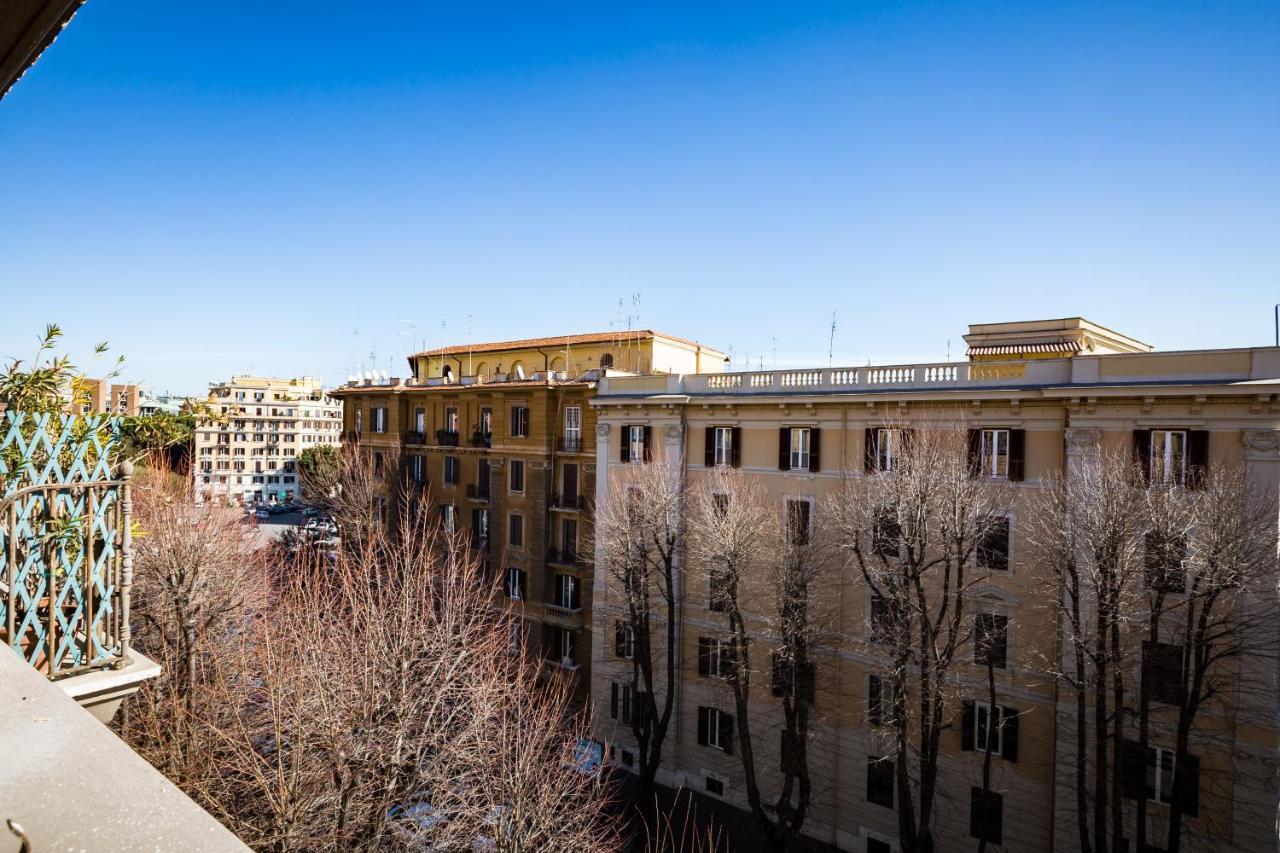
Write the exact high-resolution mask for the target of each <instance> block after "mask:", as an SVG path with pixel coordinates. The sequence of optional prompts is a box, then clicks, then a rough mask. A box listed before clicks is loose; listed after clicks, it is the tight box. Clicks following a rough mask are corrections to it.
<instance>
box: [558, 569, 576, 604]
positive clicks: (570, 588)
mask: <svg viewBox="0 0 1280 853" xmlns="http://www.w3.org/2000/svg"><path fill="white" fill-rule="evenodd" d="M575 586H576V587H577V593H578V595H577V598H578V606H577V607H576V608H575V607H574V606H573V598H574V596H573V592H574V587H575ZM556 607H563V608H564V609H565V610H581V609H582V583H581V581H579V580H578V578H576V577H574V576H573V575H566V574H558V575H556Z"/></svg>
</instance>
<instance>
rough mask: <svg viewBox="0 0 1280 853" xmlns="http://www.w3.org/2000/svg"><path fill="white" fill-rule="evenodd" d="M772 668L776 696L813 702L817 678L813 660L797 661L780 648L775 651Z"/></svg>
mask: <svg viewBox="0 0 1280 853" xmlns="http://www.w3.org/2000/svg"><path fill="white" fill-rule="evenodd" d="M771 669H772V675H773V679H772V681H773V683H772V685H771V687H772V692H773V695H774V696H789V697H790V698H792V699H800V700H803V701H805V702H808V703H809V704H810V705H812V704H813V700H814V681H815V679H814V667H813V662H812V661H797V660H795V658H794V657H793V656H791V655H786V654H783V652H782V651H781V650H780V651H776V652H774V653H773V657H772V659H771Z"/></svg>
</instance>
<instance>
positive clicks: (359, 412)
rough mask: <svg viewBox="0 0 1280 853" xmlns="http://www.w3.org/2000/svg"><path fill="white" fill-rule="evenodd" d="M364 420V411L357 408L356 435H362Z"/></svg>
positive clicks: (259, 412) (260, 410)
mask: <svg viewBox="0 0 1280 853" xmlns="http://www.w3.org/2000/svg"><path fill="white" fill-rule="evenodd" d="M258 414H262V409H258ZM363 420H364V409H361V408H359V407H357V408H356V435H359V434H360V430H361V426H360V423H361V421H363Z"/></svg>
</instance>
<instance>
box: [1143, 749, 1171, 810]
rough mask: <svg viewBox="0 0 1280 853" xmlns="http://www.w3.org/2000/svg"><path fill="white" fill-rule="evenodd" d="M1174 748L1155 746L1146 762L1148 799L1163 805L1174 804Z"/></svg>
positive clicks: (1149, 752)
mask: <svg viewBox="0 0 1280 853" xmlns="http://www.w3.org/2000/svg"><path fill="white" fill-rule="evenodd" d="M1173 759H1174V754H1173V750H1171V749H1165V748H1163V747H1159V746H1157V747H1153V748H1151V749H1150V750H1149V751H1148V755H1147V762H1146V783H1147V799H1149V800H1150V801H1151V802H1153V803H1159V804H1160V805H1162V806H1168V805H1172V804H1173V765H1174V761H1173Z"/></svg>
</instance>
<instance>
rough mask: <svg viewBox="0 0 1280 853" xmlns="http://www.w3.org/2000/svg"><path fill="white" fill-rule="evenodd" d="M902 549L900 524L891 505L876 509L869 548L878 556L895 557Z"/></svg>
mask: <svg viewBox="0 0 1280 853" xmlns="http://www.w3.org/2000/svg"><path fill="white" fill-rule="evenodd" d="M901 549H902V525H901V524H900V523H899V521H898V513H897V511H896V510H894V509H893V508H891V507H886V508H883V509H880V510H877V511H876V515H875V521H874V522H873V524H872V527H871V550H872V552H873V553H875V554H876V555H877V556H880V557H890V558H893V557H897V556H898V555H899V553H900V552H901Z"/></svg>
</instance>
